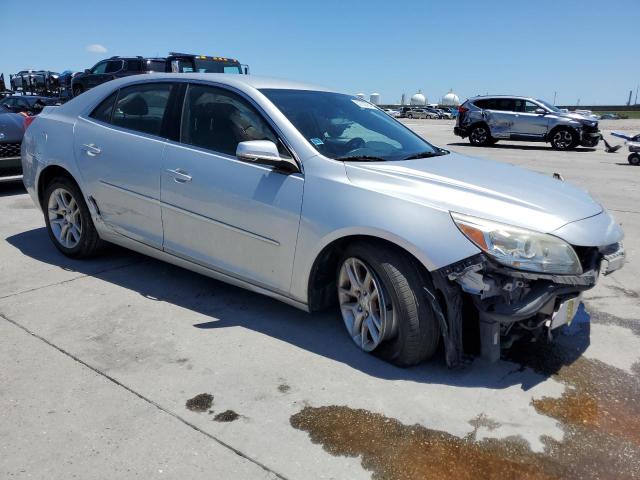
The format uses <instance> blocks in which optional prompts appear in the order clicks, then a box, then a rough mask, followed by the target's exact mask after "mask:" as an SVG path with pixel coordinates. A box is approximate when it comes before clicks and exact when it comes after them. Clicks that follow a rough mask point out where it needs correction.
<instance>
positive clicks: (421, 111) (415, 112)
mask: <svg viewBox="0 0 640 480" xmlns="http://www.w3.org/2000/svg"><path fill="white" fill-rule="evenodd" d="M405 116H406V117H407V118H438V115H437V114H435V113H433V112H431V111H429V110H427V109H425V108H414V109H412V110H409V111H408V112H407V113H406V114H405Z"/></svg>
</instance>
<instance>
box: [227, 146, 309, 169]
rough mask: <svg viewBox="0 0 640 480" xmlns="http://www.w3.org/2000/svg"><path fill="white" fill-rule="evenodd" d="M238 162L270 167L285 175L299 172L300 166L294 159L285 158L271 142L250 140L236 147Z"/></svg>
mask: <svg viewBox="0 0 640 480" xmlns="http://www.w3.org/2000/svg"><path fill="white" fill-rule="evenodd" d="M236 157H238V160H241V161H243V162H248V163H257V164H260V165H270V166H272V167H275V169H276V170H278V171H280V172H283V173H295V172H299V171H300V169H299V168H298V164H297V163H296V162H295V160H293V159H292V158H283V157H281V156H280V153H279V152H278V147H277V146H276V144H275V143H273V142H272V141H270V140H248V141H246V142H240V143H239V144H238V146H237V147H236Z"/></svg>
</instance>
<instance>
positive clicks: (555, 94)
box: [553, 92, 558, 106]
mask: <svg viewBox="0 0 640 480" xmlns="http://www.w3.org/2000/svg"><path fill="white" fill-rule="evenodd" d="M557 95H558V92H553V105H554V106H555V105H556V96H557Z"/></svg>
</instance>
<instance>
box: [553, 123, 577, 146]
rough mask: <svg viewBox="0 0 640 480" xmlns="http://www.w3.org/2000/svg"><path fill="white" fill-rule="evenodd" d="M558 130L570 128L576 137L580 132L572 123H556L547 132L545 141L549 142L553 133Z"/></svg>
mask: <svg viewBox="0 0 640 480" xmlns="http://www.w3.org/2000/svg"><path fill="white" fill-rule="evenodd" d="M559 130H571V131H572V132H573V133H574V134H576V135H577V136H578V138H580V132H579V131H578V129H576V128H575V127H574V126H572V125H562V124H561V125H556V126H555V127H553V128H552V129H551V130H549V133H547V137H546V139H545V140H546V141H547V142H550V141H551V139H552V138H553V136H554V135H555V133H556V132H557V131H559Z"/></svg>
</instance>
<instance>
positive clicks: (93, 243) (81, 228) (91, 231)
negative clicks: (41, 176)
mask: <svg viewBox="0 0 640 480" xmlns="http://www.w3.org/2000/svg"><path fill="white" fill-rule="evenodd" d="M43 207H45V208H44V219H45V223H46V225H47V232H48V233H49V237H50V238H51V241H53V244H54V245H55V246H56V248H57V249H58V250H60V251H61V252H62V253H63V254H65V255H66V256H68V257H72V258H85V257H90V256H92V255H93V254H95V253H96V252H97V251H98V249H99V246H100V238H99V237H98V232H97V231H96V229H95V227H94V226H93V221H92V219H91V213H90V212H89V209H88V208H87V204H86V203H85V201H84V198H83V196H82V193H81V192H80V189H79V188H78V186H77V185H76V184H75V183H74V182H73V181H72V180H71V179H69V178H67V177H58V178H55V179H54V180H53V181H52V182H51V183H50V184H49V185H48V186H47V188H46V190H45V194H44V199H43Z"/></svg>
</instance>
